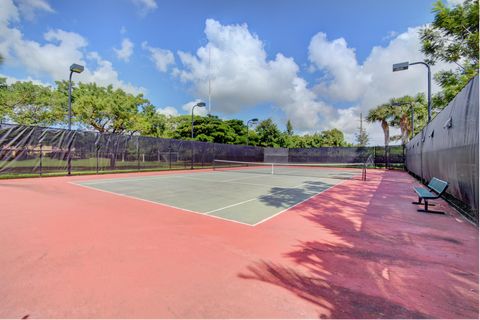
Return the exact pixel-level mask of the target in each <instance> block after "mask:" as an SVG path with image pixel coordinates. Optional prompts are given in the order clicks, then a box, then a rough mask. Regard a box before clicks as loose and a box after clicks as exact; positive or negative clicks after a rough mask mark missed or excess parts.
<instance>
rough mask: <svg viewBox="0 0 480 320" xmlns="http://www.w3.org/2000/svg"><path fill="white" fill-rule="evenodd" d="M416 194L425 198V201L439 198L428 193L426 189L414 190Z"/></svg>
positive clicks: (418, 188) (417, 188)
mask: <svg viewBox="0 0 480 320" xmlns="http://www.w3.org/2000/svg"><path fill="white" fill-rule="evenodd" d="M414 190H415V192H416V193H417V194H418V196H419V197H420V198H424V199H435V198H437V197H438V196H437V195H435V194H433V193H431V192H430V191H428V190H427V189H424V188H421V187H415V188H414Z"/></svg>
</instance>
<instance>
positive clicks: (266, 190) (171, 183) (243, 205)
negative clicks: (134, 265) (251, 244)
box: [77, 171, 342, 225]
mask: <svg viewBox="0 0 480 320" xmlns="http://www.w3.org/2000/svg"><path fill="white" fill-rule="evenodd" d="M341 181H342V180H339V179H329V178H312V177H306V176H286V175H270V174H249V173H239V172H215V171H211V172H191V173H182V174H175V175H173V174H172V175H160V176H144V177H131V178H115V179H101V180H92V181H83V182H77V184H79V185H82V186H86V187H90V188H95V189H99V190H103V191H107V192H113V193H116V194H120V195H126V196H130V197H135V198H139V199H143V200H148V201H152V202H156V203H159V204H165V205H168V206H173V207H177V208H180V209H186V210H190V211H195V212H198V213H202V214H207V215H211V216H215V217H219V218H223V219H228V220H232V221H237V222H241V223H245V224H249V225H255V224H257V223H259V222H262V221H263V220H265V219H268V218H270V217H272V216H274V215H276V214H278V213H280V212H282V211H284V210H286V209H288V208H291V207H292V206H295V205H297V204H298V203H300V202H302V201H304V200H306V199H308V198H310V197H312V196H314V195H316V194H318V193H320V192H322V191H324V190H325V189H327V188H329V187H331V186H333V185H335V184H337V183H339V182H341Z"/></svg>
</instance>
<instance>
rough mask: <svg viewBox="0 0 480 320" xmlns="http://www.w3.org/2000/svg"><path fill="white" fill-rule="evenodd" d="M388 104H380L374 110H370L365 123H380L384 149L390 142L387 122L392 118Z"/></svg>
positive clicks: (391, 111) (390, 107)
mask: <svg viewBox="0 0 480 320" xmlns="http://www.w3.org/2000/svg"><path fill="white" fill-rule="evenodd" d="M392 109H393V108H392V106H391V105H390V104H389V103H385V104H381V105H379V106H377V107H376V108H374V109H370V111H369V112H368V115H367V121H368V122H370V123H373V122H380V125H381V126H382V130H383V136H384V141H385V147H388V144H389V141H390V124H389V121H390V119H391V118H392V115H393V110H392Z"/></svg>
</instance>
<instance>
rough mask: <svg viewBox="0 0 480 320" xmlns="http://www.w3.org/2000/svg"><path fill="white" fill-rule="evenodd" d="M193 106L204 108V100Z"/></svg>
mask: <svg viewBox="0 0 480 320" xmlns="http://www.w3.org/2000/svg"><path fill="white" fill-rule="evenodd" d="M195 106H196V107H200V108H204V107H205V102H199V103H197V104H196V105H195Z"/></svg>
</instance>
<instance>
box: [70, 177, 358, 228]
mask: <svg viewBox="0 0 480 320" xmlns="http://www.w3.org/2000/svg"><path fill="white" fill-rule="evenodd" d="M209 173H211V172H197V173H195V174H202V175H203V174H209ZM166 176H168V175H166ZM156 177H165V176H163V175H157V176H149V177H145V178H146V179H145V178H143V179H140V178H137V179H135V178H133V179H134V180H148V178H150V179H151V178H156ZM175 177H178V176H175ZM183 178H189V177H183ZM131 179H132V178H130V179H128V178H124V179H104V180H103V182H116V181H119V180H120V181H123V180H127V181H128V180H131ZM239 179H240V178H238V179H232V180H239ZM241 179H243V178H241ZM329 179H331V178H329ZM109 180H112V181H109ZM198 180H200V179H198ZM332 180H337V179H332ZM96 181H98V180H93V181H92V182H96ZM213 181H214V182H228V181H215V180H212V182H213ZM319 181H321V179H319ZM347 181H349V180H348V179H347V180H343V181H341V182H340V183H337V184H334V185H331V186H330V187H328V188H326V189H324V190H322V191H319V192H317V193H314V194H313V195H312V196H310V197H308V198H307V199H304V200H302V201H300V202H298V203H296V204H294V205H292V206H290V207H288V208H286V209H283V210H281V211H279V212H277V213H275V214H273V215H271V216H269V217H267V218H265V219H263V220H260V221H259V222H257V223H254V224H248V223H245V222H241V221H237V220H233V219H228V218H223V217H219V216H215V215H210V213H213V212H217V211H221V210H223V209H228V208H230V207H234V206H238V205H242V204H244V203H248V202H251V201H254V200H257V199H259V198H260V197H264V196H269V195H273V194H277V193H281V192H285V191H287V190H288V189H295V188H299V187H301V186H302V185H305V184H306V183H302V184H299V185H297V186H293V187H280V186H278V187H279V188H285V189H287V190H280V191H277V192H272V193H269V194H266V195H261V196H258V197H256V198H252V199H248V200H245V201H242V202H238V203H235V204H232V205H228V206H225V207H223V208H219V209H215V210H211V211H208V212H198V211H193V210H189V209H184V208H179V207H175V206H172V205H168V204H164V203H161V202H155V201H151V200H146V199H142V198H138V197H134V196H129V195H125V194H122V193H116V192H113V191H106V190H102V189H97V188H95V187H90V186H87V185H83V184H80V183H82V182H84V181H76V182H72V181H71V182H69V183H71V184H73V185H76V186H80V187H84V188H87V189H91V190H95V191H100V192H105V193H110V194H114V195H117V196H122V197H127V198H131V199H135V200H140V201H145V202H148V203H152V204H156V205H160V206H165V207H169V208H173V209H177V210H183V211H186V212H190V213H195V214H200V215H204V216H208V217H212V218H215V219H220V220H225V221H230V222H235V223H238V224H241V225H246V226H250V227H255V226H257V225H259V224H261V223H263V222H266V221H268V220H270V219H272V218H274V217H276V216H278V215H280V214H282V213H284V212H285V211H288V210H290V209H292V208H294V207H296V206H298V205H300V204H302V203H304V202H305V201H308V200H310V199H311V198H313V197H315V196H317V195H319V194H321V193H323V192H325V191H327V190H329V189H331V188H333V187H335V186H338V185H341V184H343V183H345V182H347ZM99 182H100V181H99ZM237 184H242V183H237ZM273 187H275V186H273Z"/></svg>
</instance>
